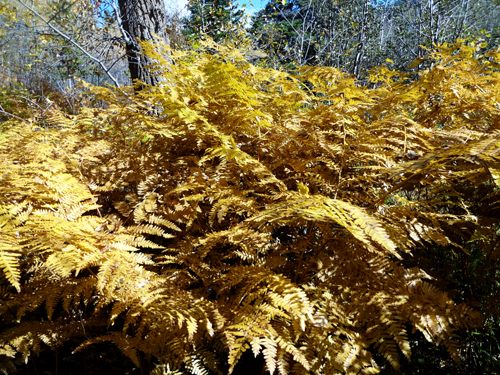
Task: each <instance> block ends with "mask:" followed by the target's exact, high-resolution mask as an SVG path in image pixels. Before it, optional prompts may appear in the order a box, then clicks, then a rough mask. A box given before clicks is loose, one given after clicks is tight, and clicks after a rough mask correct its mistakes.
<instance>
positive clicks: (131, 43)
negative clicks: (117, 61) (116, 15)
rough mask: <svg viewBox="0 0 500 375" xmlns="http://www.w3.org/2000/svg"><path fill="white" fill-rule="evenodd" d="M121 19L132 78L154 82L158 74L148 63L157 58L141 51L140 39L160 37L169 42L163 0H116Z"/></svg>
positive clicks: (157, 78)
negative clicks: (152, 57)
mask: <svg viewBox="0 0 500 375" xmlns="http://www.w3.org/2000/svg"><path fill="white" fill-rule="evenodd" d="M118 5H119V7H120V16H121V23H122V27H123V32H124V33H125V34H127V35H126V38H125V39H126V43H127V57H128V64H129V69H130V76H131V78H132V81H135V80H139V81H142V82H144V83H146V84H148V85H153V86H157V85H158V84H159V83H160V82H162V79H161V77H157V76H155V74H154V73H152V72H151V70H150V69H149V68H148V66H154V65H156V62H155V61H154V60H152V59H150V58H148V57H147V56H146V55H143V54H141V47H140V46H139V40H140V41H143V40H145V41H151V42H154V41H156V40H157V39H156V38H155V35H156V36H157V37H159V38H160V41H163V42H164V43H165V44H167V45H169V44H170V38H169V35H168V33H167V30H166V22H167V14H166V10H165V4H164V2H163V0H118Z"/></svg>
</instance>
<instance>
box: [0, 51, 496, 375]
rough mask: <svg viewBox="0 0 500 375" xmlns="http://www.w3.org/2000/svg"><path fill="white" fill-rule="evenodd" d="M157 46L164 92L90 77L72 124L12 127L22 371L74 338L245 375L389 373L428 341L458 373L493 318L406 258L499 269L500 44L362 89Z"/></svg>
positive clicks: (7, 151)
mask: <svg viewBox="0 0 500 375" xmlns="http://www.w3.org/2000/svg"><path fill="white" fill-rule="evenodd" d="M143 47H144V49H145V51H146V52H147V53H148V54H149V55H150V56H151V57H152V58H153V59H154V60H155V61H157V62H158V67H157V68H158V74H160V75H162V76H163V82H164V83H163V84H162V85H160V86H159V87H146V88H144V89H142V90H141V91H139V92H136V93H134V89H133V88H131V87H127V88H123V89H112V88H103V87H92V86H90V85H88V84H86V83H84V82H82V83H81V89H82V96H81V103H83V104H85V105H83V106H82V107H81V108H80V109H79V111H78V113H77V114H68V113H66V112H64V111H59V110H57V109H51V110H50V111H49V112H48V113H47V114H46V115H45V118H44V121H43V123H40V122H37V119H36V118H31V119H29V120H27V121H25V122H21V121H18V120H16V119H13V120H9V121H7V122H5V123H3V124H2V125H1V126H2V132H1V134H0V230H1V232H0V269H2V271H3V278H2V280H1V284H0V288H1V298H2V304H1V306H0V317H1V321H2V332H1V335H0V366H3V367H2V368H3V371H4V372H5V373H9V371H13V370H12V369H14V368H15V366H16V363H18V362H17V361H18V360H19V359H21V360H26V361H27V360H29V359H30V356H32V355H33V354H36V353H38V352H40V351H41V350H43V348H45V347H47V346H48V347H50V348H56V347H58V346H62V345H64V343H65V342H68V341H70V340H71V341H73V342H74V341H75V340H76V341H77V342H79V343H80V344H81V345H80V346H79V347H78V348H77V349H76V350H77V351H78V350H82V349H84V348H85V347H86V346H88V345H91V344H95V343H99V342H103V341H111V342H113V343H115V344H116V345H117V346H118V347H119V349H120V350H121V351H122V352H123V353H124V354H125V355H127V356H128V357H129V358H130V359H131V360H132V361H133V362H134V363H135V364H136V365H137V366H138V367H141V365H142V360H143V359H142V358H146V357H148V358H155V359H156V361H157V362H158V363H159V364H160V365H159V366H158V367H157V368H156V370H154V371H153V372H154V373H157V374H161V373H172V374H173V373H185V374H226V373H231V372H232V371H233V370H234V368H235V365H236V364H237V362H238V361H239V360H240V358H241V357H242V354H243V353H244V352H245V351H251V352H253V355H255V356H258V355H262V356H263V357H264V362H265V367H266V370H267V371H269V372H270V373H278V374H280V375H285V374H306V373H309V374H327V375H330V374H343V373H346V374H358V373H363V374H370V373H377V372H379V371H380V363H377V362H376V360H375V359H374V358H376V356H375V353H379V354H380V355H381V356H382V357H383V358H385V359H384V361H387V362H389V363H390V364H391V365H392V366H393V367H394V368H395V369H398V368H399V367H400V363H401V361H402V360H404V357H406V358H407V359H410V358H411V355H412V354H411V353H412V343H411V341H410V340H409V338H408V335H409V333H410V332H412V331H419V332H421V333H422V334H423V335H424V336H425V338H426V339H427V340H428V341H429V342H432V343H435V344H436V345H443V346H444V347H446V349H447V351H448V352H449V355H450V358H452V359H453V360H455V361H457V362H459V361H460V337H461V335H463V333H464V332H466V331H467V330H470V329H471V328H473V327H479V326H481V324H482V322H483V318H484V312H483V311H481V308H479V307H478V306H477V304H474V303H473V301H462V302H460V301H457V300H456V299H455V300H454V299H453V298H452V297H451V296H450V294H449V293H448V291H447V290H446V289H443V287H442V285H440V284H439V275H435V274H432V270H430V269H423V268H418V267H410V266H408V265H407V264H408V263H407V262H406V259H411V257H412V256H413V255H415V254H418V253H421V252H423V251H424V250H425V248H426V247H428V246H431V245H432V244H434V245H436V244H437V245H441V246H443V248H446V249H448V250H447V251H449V252H452V253H453V254H455V253H457V254H458V253H461V252H465V253H466V252H467V244H469V243H471V242H473V243H475V244H476V245H477V246H478V247H479V248H481V249H482V251H484V252H485V253H486V254H487V256H488V260H491V261H493V260H494V259H498V258H499V257H500V250H499V246H498V239H499V237H498V235H497V232H498V230H499V218H500V212H499V186H500V105H499V101H500V75H499V68H500V50H498V49H496V50H494V51H492V52H490V53H488V54H487V55H486V56H478V53H477V46H475V45H474V44H473V43H469V44H466V43H464V42H459V43H457V44H453V45H442V46H439V47H437V48H436V50H434V51H430V52H429V56H428V57H427V59H428V61H433V64H432V66H431V67H430V68H428V69H426V70H422V71H418V69H416V68H417V65H418V63H419V62H420V61H417V62H416V63H415V66H414V68H415V69H414V70H415V72H414V73H404V74H403V73H399V72H397V71H394V70H392V69H391V68H390V64H388V66H382V67H379V68H377V69H375V70H374V71H372V73H371V76H370V82H371V83H370V85H369V86H368V87H362V86H361V85H359V84H358V83H357V82H356V80H355V79H354V78H353V77H352V76H350V75H349V74H346V73H342V72H341V71H339V70H337V69H334V68H328V67H302V68H300V69H298V70H296V71H293V72H288V73H287V72H282V71H277V70H272V69H268V68H261V67H257V66H254V65H252V64H250V63H248V62H247V61H245V59H244V58H243V56H242V55H241V54H240V52H239V51H238V50H233V49H228V48H225V47H221V46H217V45H208V44H207V45H206V46H205V47H206V49H201V50H197V51H190V52H178V51H169V55H168V60H167V59H165V57H164V56H165V52H166V48H165V47H161V46H153V45H148V44H145V45H144V46H143ZM137 87H139V85H138V86H137ZM136 91H137V90H136ZM102 103H105V106H102ZM379 357H380V356H379ZM380 358H381V357H380ZM175 371H178V372H175Z"/></svg>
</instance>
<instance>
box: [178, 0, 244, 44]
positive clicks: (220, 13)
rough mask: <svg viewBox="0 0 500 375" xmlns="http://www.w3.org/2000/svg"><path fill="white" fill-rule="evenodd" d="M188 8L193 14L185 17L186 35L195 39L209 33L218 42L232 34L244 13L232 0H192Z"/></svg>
mask: <svg viewBox="0 0 500 375" xmlns="http://www.w3.org/2000/svg"><path fill="white" fill-rule="evenodd" d="M188 9H189V11H190V13H191V14H190V15H189V16H188V17H186V18H185V19H184V26H185V31H184V32H185V35H186V36H187V37H188V38H194V39H199V38H200V37H202V36H203V35H208V36H210V37H211V38H212V39H213V40H214V41H215V42H217V43H220V42H222V41H224V40H225V39H226V38H227V37H228V36H229V35H231V32H232V31H234V30H235V29H236V28H237V26H238V25H239V24H240V21H241V20H242V18H243V15H244V12H243V11H242V10H241V9H238V8H237V6H236V5H233V3H232V1H231V0H190V1H189V3H188Z"/></svg>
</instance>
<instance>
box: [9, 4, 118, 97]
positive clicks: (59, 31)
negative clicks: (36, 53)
mask: <svg viewBox="0 0 500 375" xmlns="http://www.w3.org/2000/svg"><path fill="white" fill-rule="evenodd" d="M17 1H18V2H19V3H21V4H22V5H23V6H24V7H25V8H26V9H28V10H29V11H30V12H31V13H33V14H34V15H35V16H37V17H38V18H39V19H41V20H42V21H43V22H44V23H45V24H46V25H47V26H48V27H49V28H50V29H51V30H53V31H54V32H55V33H56V34H58V35H59V36H61V37H63V38H64V39H66V40H67V41H68V42H70V43H71V44H73V45H74V46H75V47H76V48H77V49H79V50H80V51H81V52H82V53H83V54H84V55H85V56H87V57H88V58H89V59H90V60H92V61H94V62H95V63H97V64H98V65H99V66H100V67H101V69H102V70H104V72H105V73H106V75H107V76H108V77H109V79H111V81H113V83H114V84H115V86H116V87H120V84H119V83H118V81H117V80H116V78H115V77H113V75H112V74H111V73H110V72H109V69H108V68H107V67H106V66H105V65H104V63H103V62H102V61H101V60H99V59H97V58H95V57H94V56H92V55H91V54H90V53H89V52H87V51H86V50H85V49H84V48H83V47H82V46H80V45H79V44H78V43H77V42H75V41H74V40H73V38H71V37H70V36H68V35H66V34H65V33H63V32H62V31H61V30H59V29H58V28H56V27H55V26H54V25H52V24H51V23H50V22H49V21H47V20H46V19H45V18H44V17H43V16H42V15H41V14H40V13H38V12H37V11H36V10H35V9H33V8H32V7H30V6H29V5H27V4H25V3H24V2H23V1H22V0H17Z"/></svg>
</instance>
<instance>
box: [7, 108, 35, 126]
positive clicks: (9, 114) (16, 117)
mask: <svg viewBox="0 0 500 375" xmlns="http://www.w3.org/2000/svg"><path fill="white" fill-rule="evenodd" d="M0 113H3V114H5V115H8V116H11V117H14V118H15V119H18V120H21V121H22V122H25V123H26V124H31V123H30V122H29V121H26V120H25V119H23V118H21V117H18V116H16V115H13V114H12V113H9V112H7V111H5V110H4V109H3V107H2V106H1V105H0Z"/></svg>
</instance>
